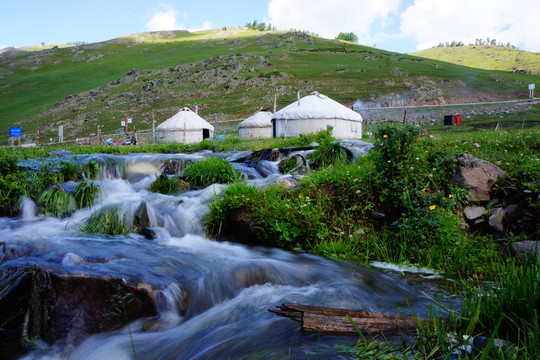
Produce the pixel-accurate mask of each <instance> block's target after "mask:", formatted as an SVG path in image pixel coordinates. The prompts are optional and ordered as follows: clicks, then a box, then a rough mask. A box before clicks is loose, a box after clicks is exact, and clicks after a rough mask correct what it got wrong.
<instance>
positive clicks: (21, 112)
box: [0, 29, 538, 138]
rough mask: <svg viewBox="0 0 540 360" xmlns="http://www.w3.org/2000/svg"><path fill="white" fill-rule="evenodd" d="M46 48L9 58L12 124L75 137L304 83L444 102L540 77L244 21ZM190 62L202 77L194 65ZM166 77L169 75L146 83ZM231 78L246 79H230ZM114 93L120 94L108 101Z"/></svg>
mask: <svg viewBox="0 0 540 360" xmlns="http://www.w3.org/2000/svg"><path fill="white" fill-rule="evenodd" d="M46 52H49V54H46V53H45V52H28V53H27V54H25V55H23V56H22V57H18V58H16V59H15V60H13V61H12V62H11V63H9V62H7V63H2V64H0V74H4V75H3V78H2V79H1V80H0V124H1V125H2V127H4V128H7V127H8V126H11V125H14V124H19V125H22V126H24V128H25V133H26V134H33V133H35V130H37V129H45V131H46V134H45V138H47V137H49V136H51V137H54V134H55V128H56V126H57V125H59V124H66V125H70V124H71V129H66V130H69V131H68V133H67V134H66V137H75V136H79V137H80V136H87V135H88V134H89V133H91V132H92V131H95V126H96V125H97V124H98V123H99V124H103V125H104V132H105V133H107V132H111V131H116V130H118V127H119V124H118V122H119V121H118V120H119V119H121V118H122V117H123V116H126V115H130V116H133V117H134V118H137V120H138V129H144V128H150V127H151V121H150V120H149V119H150V118H151V114H154V115H155V116H156V120H157V121H158V123H159V122H161V121H163V120H165V119H166V118H167V117H168V116H169V115H170V114H171V112H172V111H173V110H174V109H177V108H178V107H180V106H183V105H190V106H194V105H198V106H199V107H200V109H201V114H202V115H203V116H210V117H213V118H218V119H225V118H234V117H240V116H245V115H248V114H250V113H252V112H253V111H255V110H256V109H257V108H259V107H261V106H265V107H271V104H272V101H273V94H274V93H276V94H278V108H280V107H282V106H284V105H287V104H288V103H290V102H291V101H294V99H295V96H296V91H297V90H300V91H301V93H302V94H306V93H307V92H309V91H313V90H317V91H319V92H321V93H324V94H327V95H329V96H331V97H332V98H334V99H336V100H337V101H340V102H342V103H346V104H350V103H352V102H353V101H354V100H356V99H362V100H368V101H369V100H372V101H379V100H380V99H384V98H385V97H386V98H389V99H392V98H398V97H404V98H410V99H416V100H418V101H426V102H435V103H437V102H441V101H443V102H444V101H447V102H450V101H453V100H458V99H466V98H467V97H468V96H473V97H476V98H482V96H493V95H495V96H497V97H499V98H515V97H518V96H523V95H524V94H526V90H523V88H524V87H525V86H526V84H528V83H530V82H534V81H535V80H538V76H533V75H526V74H511V73H504V72H493V71H485V70H477V69H471V68H466V67H462V66H458V65H454V64H449V63H443V62H439V61H434V60H427V59H421V58H417V57H412V56H408V55H402V54H396V53H390V52H386V51H382V50H378V49H373V48H370V47H365V46H361V45H357V44H352V43H344V42H339V41H335V40H326V39H321V38H314V37H309V36H303V35H302V34H300V35H298V34H296V35H294V34H293V35H291V34H285V33H274V34H268V33H261V32H257V31H251V30H242V29H233V30H230V31H221V30H218V31H205V32H199V33H176V34H175V35H174V37H172V38H171V37H165V38H164V37H161V38H160V37H158V36H156V35H154V34H135V35H130V36H126V37H125V38H122V39H116V40H113V41H109V42H104V43H97V44H89V45H84V46H80V47H72V48H60V49H58V50H55V51H53V50H46ZM234 54H243V55H250V56H251V57H249V56H248V57H247V58H240V60H238V61H239V62H240V63H241V66H240V70H238V71H236V72H232V73H223V72H221V73H220V70H223V68H226V66H225V65H223V63H224V62H227V61H231V58H230V57H229V58H226V59H224V58H220V56H233V55H234ZM261 56H263V57H264V59H265V61H266V63H267V65H264V66H262V67H261V66H259V65H260V64H257V58H258V57H261ZM208 59H216V61H215V62H208ZM204 61H207V62H206V63H205V62H204ZM201 62H202V63H201ZM190 64H191V65H190ZM182 66H188V68H182ZM189 66H191V67H189ZM227 66H228V65H227ZM131 69H141V70H143V73H142V74H141V76H140V77H139V78H138V79H137V80H136V81H133V82H130V83H125V84H120V85H115V86H113V87H112V88H108V89H105V90H104V91H102V93H101V94H99V96H88V94H85V95H84V96H83V97H82V98H84V99H83V100H81V102H79V103H76V104H71V105H69V106H67V105H66V106H63V107H59V108H58V109H56V110H55V111H53V112H43V111H44V110H47V109H50V108H51V107H52V106H53V105H54V104H55V103H58V102H61V101H63V100H64V99H65V97H66V96H68V95H72V94H79V93H81V92H85V91H89V90H92V89H97V88H99V87H102V86H104V85H106V84H110V83H111V82H114V81H115V80H118V79H121V78H122V77H123V76H124V75H125V74H126V73H128V72H129V71H130V70H131ZM253 69H255V70H253ZM190 72H191V75H193V76H192V77H188V76H187V75H186V73H190ZM197 72H201V74H203V73H204V74H205V75H208V76H210V81H209V80H208V79H206V82H205V79H204V77H201V78H197V77H196V76H195V75H196V74H197ZM272 73H275V74H277V76H272ZM182 76H183V77H182ZM212 76H213V78H212ZM253 78H255V79H253ZM178 79H180V80H178ZM256 79H259V80H260V81H254V80H256ZM158 80H163V83H164V84H162V85H160V86H158V87H157V88H156V89H153V90H152V91H142V90H141V88H142V86H143V85H145V84H147V83H148V82H151V81H158ZM228 81H234V82H236V83H237V84H236V85H235V86H234V87H232V88H229V87H228V86H227V84H226V83H227V82H228ZM2 85H3V86H2ZM126 92H130V93H133V94H135V99H132V100H130V101H124V102H122V101H116V100H118V99H121V98H122V94H125V93H126ZM111 100H115V101H116V104H115V105H111V106H106V105H105V103H107V102H111ZM76 118H78V119H79V122H77V123H75V122H74V119H76ZM68 127H69V126H68Z"/></svg>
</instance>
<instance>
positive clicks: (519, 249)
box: [510, 240, 540, 260]
mask: <svg viewBox="0 0 540 360" xmlns="http://www.w3.org/2000/svg"><path fill="white" fill-rule="evenodd" d="M510 250H511V252H512V254H513V255H514V256H517V257H519V258H522V259H525V260H526V259H531V258H534V257H535V256H539V255H540V241H533V240H525V241H518V242H515V243H513V244H512V247H511V249H510Z"/></svg>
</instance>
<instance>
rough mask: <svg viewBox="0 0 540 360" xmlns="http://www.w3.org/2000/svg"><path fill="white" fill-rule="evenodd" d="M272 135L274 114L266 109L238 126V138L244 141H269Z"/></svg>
mask: <svg viewBox="0 0 540 360" xmlns="http://www.w3.org/2000/svg"><path fill="white" fill-rule="evenodd" d="M272 135H273V132H272V113H271V112H270V111H268V110H265V109H263V110H259V111H257V112H256V113H254V114H253V115H251V116H250V117H248V118H247V119H245V120H244V121H242V122H241V123H240V124H238V137H240V138H242V139H267V138H271V137H272Z"/></svg>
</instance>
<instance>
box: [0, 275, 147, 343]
mask: <svg viewBox="0 0 540 360" xmlns="http://www.w3.org/2000/svg"><path fill="white" fill-rule="evenodd" d="M0 288H1V289H2V292H0V329H3V331H4V330H5V331H6V332H9V333H10V334H15V339H17V341H18V342H19V346H20V347H21V348H23V347H24V346H25V345H27V344H35V343H37V342H39V341H43V342H44V343H47V344H49V345H52V344H62V345H68V346H76V345H77V344H79V343H80V342H81V341H82V340H84V339H85V338H86V337H88V335H91V334H96V333H100V332H106V331H113V330H117V329H120V328H121V327H123V326H125V325H126V324H127V323H129V322H131V321H133V320H135V319H139V318H143V317H148V316H154V315H156V309H155V305H154V302H153V300H152V297H151V295H150V293H149V292H148V291H147V290H145V289H139V288H137V287H136V286H135V285H129V284H127V283H126V282H125V281H124V280H123V279H120V278H110V277H99V276H90V275H83V274H67V273H59V272H56V270H51V269H47V268H43V267H41V266H40V265H37V264H19V265H16V266H10V267H4V268H3V269H2V271H1V272H0Z"/></svg>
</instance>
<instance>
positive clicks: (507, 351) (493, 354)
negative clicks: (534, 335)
mask: <svg viewBox="0 0 540 360" xmlns="http://www.w3.org/2000/svg"><path fill="white" fill-rule="evenodd" d="M489 342H490V338H488V337H485V336H476V337H475V338H474V339H473V355H474V356H476V355H480V354H483V352H484V349H485V348H486V347H487V345H488V343H489ZM516 351H517V348H516V346H515V345H514V344H512V343H511V342H510V341H506V340H502V339H493V343H492V345H491V348H490V350H489V354H490V357H489V358H490V359H492V358H493V359H513V358H514V356H515V353H516Z"/></svg>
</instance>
